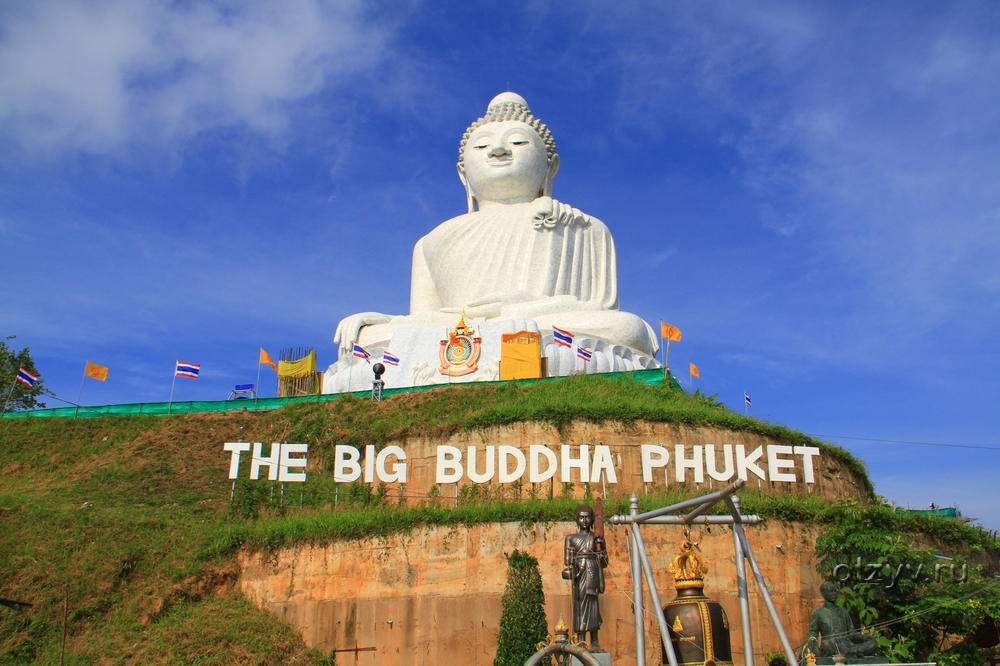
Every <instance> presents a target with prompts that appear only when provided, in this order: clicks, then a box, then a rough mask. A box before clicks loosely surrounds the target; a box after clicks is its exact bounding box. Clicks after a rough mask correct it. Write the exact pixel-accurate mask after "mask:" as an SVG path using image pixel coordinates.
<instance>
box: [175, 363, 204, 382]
mask: <svg viewBox="0 0 1000 666" xmlns="http://www.w3.org/2000/svg"><path fill="white" fill-rule="evenodd" d="M199 372H201V363H188V362H187V361H177V367H176V368H174V376H175V377H190V378H191V379H198V373H199Z"/></svg>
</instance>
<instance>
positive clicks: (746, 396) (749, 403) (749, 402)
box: [743, 391, 753, 407]
mask: <svg viewBox="0 0 1000 666" xmlns="http://www.w3.org/2000/svg"><path fill="white" fill-rule="evenodd" d="M743 402H745V403H747V407H753V404H752V402H753V401H752V400H750V394H749V393H747V392H746V391H743Z"/></svg>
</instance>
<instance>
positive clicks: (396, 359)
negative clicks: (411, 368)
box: [382, 351, 399, 365]
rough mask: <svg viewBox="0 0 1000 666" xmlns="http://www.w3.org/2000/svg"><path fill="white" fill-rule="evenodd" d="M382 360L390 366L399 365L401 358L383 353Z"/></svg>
mask: <svg viewBox="0 0 1000 666" xmlns="http://www.w3.org/2000/svg"><path fill="white" fill-rule="evenodd" d="M382 360H383V361H385V362H386V363H388V364H389V365H399V357H398V356H394V355H392V354H390V353H389V352H387V351H384V352H382Z"/></svg>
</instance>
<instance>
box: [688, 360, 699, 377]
mask: <svg viewBox="0 0 1000 666" xmlns="http://www.w3.org/2000/svg"><path fill="white" fill-rule="evenodd" d="M688 365H689V366H691V367H690V368H688V370H689V371H690V373H691V376H692V377H697V378H698V379H701V373H700V372H698V366H697V365H695V364H694V363H688Z"/></svg>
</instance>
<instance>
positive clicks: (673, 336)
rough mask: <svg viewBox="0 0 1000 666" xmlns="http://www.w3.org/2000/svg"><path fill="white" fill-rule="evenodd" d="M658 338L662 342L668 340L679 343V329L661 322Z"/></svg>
mask: <svg viewBox="0 0 1000 666" xmlns="http://www.w3.org/2000/svg"><path fill="white" fill-rule="evenodd" d="M660 337H661V338H663V339H664V340H670V341H671V342H680V341H681V329H679V328H677V327H676V326H671V325H670V324H668V323H666V322H663V321H661V322H660Z"/></svg>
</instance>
